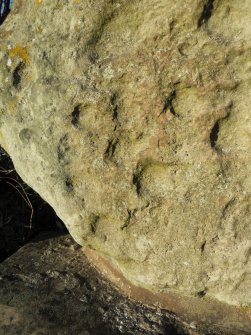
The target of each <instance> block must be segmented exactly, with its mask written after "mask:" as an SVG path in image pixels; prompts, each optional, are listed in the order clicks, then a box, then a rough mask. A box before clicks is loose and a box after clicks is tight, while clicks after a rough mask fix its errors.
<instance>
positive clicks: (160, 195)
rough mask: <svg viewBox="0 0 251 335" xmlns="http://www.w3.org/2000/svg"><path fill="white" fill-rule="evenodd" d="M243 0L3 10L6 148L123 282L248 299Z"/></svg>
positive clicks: (250, 74) (111, 0) (248, 69)
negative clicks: (9, 12) (112, 267)
mask: <svg viewBox="0 0 251 335" xmlns="http://www.w3.org/2000/svg"><path fill="white" fill-rule="evenodd" d="M249 22H251V7H250V1H249V0H243V1H238V0H228V1H224V0H221V1H220V0H215V1H213V0H208V1H203V0H177V1H171V0H140V1H132V0H130V1H128V0H119V1H117V0H75V1H72V0H64V1H51V0H39V1H31V0H29V1H27V0H26V1H25V0H20V1H16V2H14V8H13V12H12V14H11V15H9V17H8V18H7V20H6V21H5V23H4V24H3V26H2V27H1V29H0V39H1V50H0V68H1V72H0V131H1V136H0V137H1V139H0V143H1V145H2V146H3V147H4V148H5V149H6V150H7V152H8V153H9V154H10V155H11V157H12V159H13V161H14V164H15V167H16V169H17V171H18V173H19V174H20V176H21V177H22V178H23V179H24V181H25V182H27V183H28V184H29V185H30V186H31V187H33V188H34V189H35V190H36V191H37V192H38V193H39V194H40V195H41V196H42V197H43V198H44V199H46V200H47V201H48V202H49V203H50V204H51V205H52V206H53V208H54V209H55V210H56V212H57V214H58V215H59V217H60V218H61V219H62V220H63V221H64V222H65V224H66V225H67V227H68V229H69V231H70V233H71V235H72V236H73V237H74V239H75V240H76V241H77V242H78V243H79V244H81V245H82V246H85V247H88V248H90V249H94V250H96V251H97V252H98V253H99V254H101V255H104V256H105V257H106V258H107V259H109V260H110V261H111V262H112V264H113V266H114V268H116V269H118V270H119V271H120V272H121V273H122V274H123V275H124V276H125V277H126V278H127V279H128V280H130V281H131V282H132V283H133V284H134V285H136V286H140V287H143V288H147V289H149V290H151V291H154V292H162V293H168V292H179V293H180V294H184V295H188V296H199V297H204V298H207V297H208V298H215V299H218V300H220V301H223V302H226V303H228V304H233V305H242V306H243V305H244V306H250V305H251V275H250V273H251V257H250V255H251V225H250V208H251V207H250V206H251V200H250V190H251V173H250V172H251V171H250V164H251V119H250V118H251V115H250V105H251V95H250V79H251V63H250V54H251V48H250V42H251V37H250V25H249Z"/></svg>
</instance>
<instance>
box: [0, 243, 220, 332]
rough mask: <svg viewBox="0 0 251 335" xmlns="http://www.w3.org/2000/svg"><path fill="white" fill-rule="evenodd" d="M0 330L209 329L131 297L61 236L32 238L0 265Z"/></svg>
mask: <svg viewBox="0 0 251 335" xmlns="http://www.w3.org/2000/svg"><path fill="white" fill-rule="evenodd" d="M205 329H206V327H205ZM211 330H212V329H211ZM207 333H208V334H209V332H207V331H206V332H205V334H207ZM0 334H1V335H16V334H19V335H31V334H34V335H35V334H36V335H64V334H65V335H68V334H79V335H118V334H123V335H133V334H137V335H200V334H203V335H204V332H203V333H202V332H200V330H199V329H196V331H195V326H194V325H193V328H190V330H189V327H188V326H187V325H186V324H185V323H183V322H180V321H179V320H178V318H176V317H175V316H174V315H173V314H172V313H168V312H167V311H164V310H161V309H160V308H151V307H146V306H143V305H141V304H139V303H135V302H133V301H131V300H128V299H126V298H125V297H124V296H122V295H121V294H120V293H119V292H118V291H117V290H116V289H114V287H112V286H111V285H110V284H109V283H108V282H107V281H106V280H104V278H102V277H101V276H100V275H99V274H98V273H97V271H95V269H94V268H93V267H92V266H91V265H90V264H89V263H88V262H87V260H86V258H85V257H84V255H83V253H82V250H81V248H80V246H78V245H77V244H76V243H74V241H73V240H72V239H71V238H70V237H69V236H62V237H55V238H51V239H44V238H43V239H41V240H40V241H37V242H34V243H30V244H28V245H26V246H25V247H23V248H22V249H20V250H19V251H18V252H17V253H16V254H15V255H13V256H12V257H10V258H9V259H8V260H6V261H5V262H4V263H2V264H0ZM210 334H221V333H218V332H216V331H214V332H211V333H210Z"/></svg>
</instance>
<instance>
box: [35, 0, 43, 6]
mask: <svg viewBox="0 0 251 335" xmlns="http://www.w3.org/2000/svg"><path fill="white" fill-rule="evenodd" d="M35 1H36V5H37V6H40V5H41V4H42V2H43V0H35Z"/></svg>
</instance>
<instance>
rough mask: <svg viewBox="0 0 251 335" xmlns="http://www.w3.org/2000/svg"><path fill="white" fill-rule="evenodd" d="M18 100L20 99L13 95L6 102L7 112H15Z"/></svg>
mask: <svg viewBox="0 0 251 335" xmlns="http://www.w3.org/2000/svg"><path fill="white" fill-rule="evenodd" d="M19 101H20V99H19V96H18V95H16V96H15V97H13V99H12V100H11V101H10V102H9V104H8V112H9V113H12V114H13V113H14V112H15V110H16V107H17V104H18V102H19Z"/></svg>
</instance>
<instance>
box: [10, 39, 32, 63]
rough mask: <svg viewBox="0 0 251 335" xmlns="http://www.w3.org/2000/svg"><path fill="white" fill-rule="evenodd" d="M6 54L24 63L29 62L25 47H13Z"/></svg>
mask: <svg viewBox="0 0 251 335" xmlns="http://www.w3.org/2000/svg"><path fill="white" fill-rule="evenodd" d="M8 53H9V56H10V57H19V58H21V59H22V60H23V61H24V62H26V63H28V62H29V61H30V56H29V52H28V48H27V47H22V46H20V45H18V44H17V45H16V46H15V47H13V48H11V49H10V50H8Z"/></svg>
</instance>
